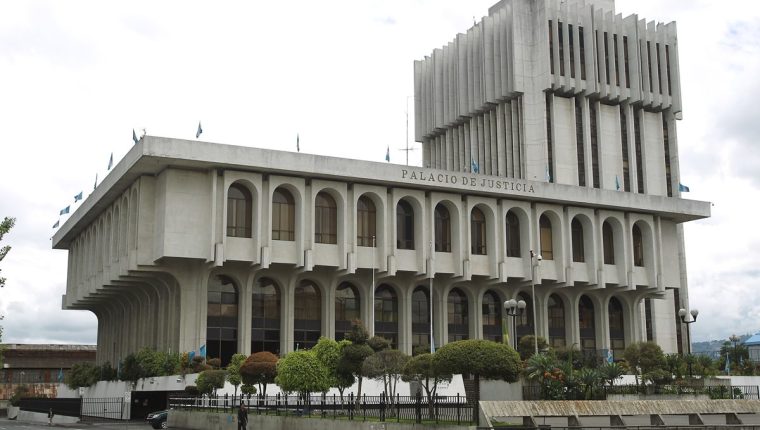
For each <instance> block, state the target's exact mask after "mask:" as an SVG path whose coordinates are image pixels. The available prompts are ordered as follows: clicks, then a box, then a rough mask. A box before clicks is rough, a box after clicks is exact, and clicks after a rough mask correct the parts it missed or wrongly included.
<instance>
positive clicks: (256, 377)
mask: <svg viewBox="0 0 760 430" xmlns="http://www.w3.org/2000/svg"><path fill="white" fill-rule="evenodd" d="M278 360H279V357H277V356H276V355H274V354H272V353H271V352H268V351H262V352H257V353H255V354H251V355H250V356H249V357H248V358H246V359H245V362H243V364H242V365H241V366H240V377H241V379H242V381H243V384H245V385H254V384H259V391H261V393H262V394H263V395H265V396H266V394H267V384H273V383H274V378H275V377H276V376H277V361H278Z"/></svg>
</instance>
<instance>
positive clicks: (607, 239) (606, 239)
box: [602, 221, 615, 264]
mask: <svg viewBox="0 0 760 430" xmlns="http://www.w3.org/2000/svg"><path fill="white" fill-rule="evenodd" d="M602 247H603V248H604V249H603V251H604V264H615V238H614V236H613V234H612V226H611V225H610V223H609V222H607V221H605V222H604V224H602Z"/></svg>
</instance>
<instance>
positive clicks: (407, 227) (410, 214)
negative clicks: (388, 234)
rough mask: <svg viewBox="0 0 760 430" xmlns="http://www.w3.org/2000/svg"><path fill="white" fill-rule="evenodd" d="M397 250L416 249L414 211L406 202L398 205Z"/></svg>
mask: <svg viewBox="0 0 760 430" xmlns="http://www.w3.org/2000/svg"><path fill="white" fill-rule="evenodd" d="M396 248H398V249H414V211H413V210H412V205H410V204H409V202H407V201H406V200H400V201H399V202H398V205H396Z"/></svg>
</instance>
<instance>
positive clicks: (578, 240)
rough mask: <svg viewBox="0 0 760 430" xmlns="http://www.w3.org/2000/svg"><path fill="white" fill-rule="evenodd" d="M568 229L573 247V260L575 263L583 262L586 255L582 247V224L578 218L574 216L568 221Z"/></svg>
mask: <svg viewBox="0 0 760 430" xmlns="http://www.w3.org/2000/svg"><path fill="white" fill-rule="evenodd" d="M570 230H571V233H572V239H573V243H572V247H573V261H574V262H576V263H583V262H585V261H586V255H585V252H584V249H583V225H582V224H581V222H580V221H578V218H574V219H573V222H572V223H570Z"/></svg>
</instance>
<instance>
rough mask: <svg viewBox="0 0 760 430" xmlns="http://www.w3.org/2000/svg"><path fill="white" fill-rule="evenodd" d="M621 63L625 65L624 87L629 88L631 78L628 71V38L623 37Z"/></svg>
mask: <svg viewBox="0 0 760 430" xmlns="http://www.w3.org/2000/svg"><path fill="white" fill-rule="evenodd" d="M623 62H624V63H625V87H626V88H631V77H630V73H629V71H628V36H623Z"/></svg>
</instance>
